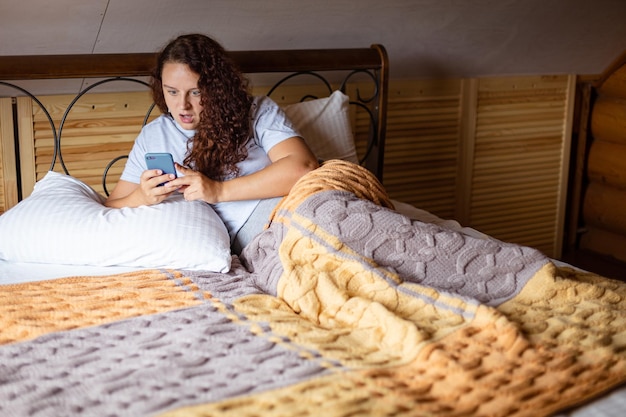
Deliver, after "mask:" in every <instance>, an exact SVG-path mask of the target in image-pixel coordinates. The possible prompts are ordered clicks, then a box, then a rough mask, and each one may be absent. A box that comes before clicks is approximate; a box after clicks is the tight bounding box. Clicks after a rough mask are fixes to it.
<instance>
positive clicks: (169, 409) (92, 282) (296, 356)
mask: <svg viewBox="0 0 626 417" xmlns="http://www.w3.org/2000/svg"><path fill="white" fill-rule="evenodd" d="M232 54H233V58H234V59H235V60H236V62H238V63H239V65H240V66H241V68H242V69H243V70H244V71H245V72H246V73H248V74H251V75H253V74H262V75H270V74H271V75H275V74H276V73H284V74H292V73H294V72H295V73H300V72H302V73H303V74H304V75H305V76H308V77H313V78H318V77H319V76H318V74H319V73H322V72H323V73H326V72H328V73H329V75H328V76H329V77H330V79H331V80H334V81H331V82H328V81H323V80H322V84H323V85H325V89H326V90H327V93H328V94H327V97H320V96H318V95H317V93H316V94H313V95H308V94H305V95H304V96H303V99H302V101H301V102H299V103H294V104H295V108H294V107H291V110H290V111H292V112H293V113H292V114H291V116H292V117H293V118H294V120H296V119H297V120H298V123H301V124H299V127H300V129H301V130H302V131H303V132H305V133H303V135H304V136H305V138H309V139H310V138H311V137H316V136H317V135H318V134H320V139H316V141H317V140H319V141H323V140H325V139H328V138H329V137H333V138H335V136H333V135H334V133H333V134H331V133H329V132H327V131H324V132H322V133H319V132H315V131H309V130H308V129H313V128H320V126H321V127H328V126H332V127H333V131H334V132H335V133H336V131H337V130H339V131H340V132H343V133H339V134H338V135H339V136H342V135H343V136H342V137H346V134H345V129H346V120H347V119H346V117H345V115H344V117H342V118H341V121H337V120H335V121H330V120H329V119H328V117H335V116H336V115H337V114H340V113H342V112H344V113H345V112H347V113H346V114H348V113H349V112H350V110H346V109H347V108H353V107H356V108H358V109H359V111H361V112H364V113H365V114H366V115H367V116H366V120H367V125H368V126H367V127H366V129H365V131H366V132H367V133H366V134H365V138H363V139H362V143H363V145H359V146H360V148H359V146H357V145H354V143H352V146H353V147H350V143H348V145H346V146H347V148H346V147H343V146H342V147H340V148H339V149H337V148H332V143H331V144H330V145H329V144H327V143H326V144H324V146H323V147H322V148H319V149H314V150H315V151H316V153H318V156H320V157H321V158H322V159H324V160H325V162H324V163H323V165H322V166H321V167H320V168H319V169H318V170H316V171H314V172H312V173H310V174H308V175H306V176H305V177H303V178H302V179H301V180H300V181H299V182H298V183H297V184H296V185H295V186H294V188H293V189H292V191H291V192H290V194H289V195H288V196H287V197H285V198H284V199H283V200H282V201H281V202H280V204H279V205H278V207H277V208H276V210H274V212H273V213H272V216H271V217H270V218H269V219H268V225H267V228H266V229H265V230H264V231H263V232H262V233H261V234H260V235H258V236H257V237H256V238H255V239H254V240H253V241H252V242H251V243H250V244H249V245H248V246H246V248H244V250H243V252H242V254H241V255H240V256H236V255H232V254H230V251H229V248H228V242H225V241H224V239H225V238H224V230H223V229H221V228H220V225H219V222H218V221H216V220H215V216H214V215H212V214H211V210H210V206H206V205H202V204H188V203H187V202H184V201H180V200H177V199H175V198H174V199H172V201H169V200H168V201H167V202H166V203H164V204H162V205H160V207H159V208H156V209H154V210H151V211H150V212H149V213H147V212H148V211H149V210H146V209H145V208H144V209H142V208H139V209H136V210H129V211H127V212H124V211H121V210H118V211H114V210H105V209H104V208H103V207H102V204H101V202H102V198H103V196H102V195H101V194H100V193H98V192H96V191H95V190H94V187H93V186H91V185H89V184H87V183H86V182H85V181H83V180H81V179H79V178H76V177H74V176H73V175H72V172H68V170H67V168H66V167H65V166H64V162H63V161H64V158H63V155H64V153H63V149H62V148H63V142H62V140H61V138H62V135H61V134H55V138H54V152H53V155H52V158H51V159H52V163H51V167H50V170H49V172H48V173H46V174H45V176H43V177H42V178H38V179H37V183H36V185H35V187H34V190H33V192H32V194H30V195H28V196H23V198H18V200H19V202H18V203H16V204H15V205H13V206H12V208H10V209H8V210H7V211H6V212H5V213H3V214H2V215H0V258H2V260H1V261H0V329H1V330H0V414H1V415H7V416H26V415H28V416H59V415H85V416H90V415H93V416H103V415H111V416H113V415H115V416H148V415H150V416H157V415H158V416H213V415H220V416H222V415H233V416H274V415H276V416H278V415H290V416H291V415H316V416H317V415H320V414H322V413H323V414H324V415H328V416H355V415H377V416H391V415H394V416H395V415H412V416H431V415H437V416H464V415H467V416H513V415H519V416H524V415H533V416H545V415H575V416H585V415H593V416H597V415H618V414H619V413H620V412H621V411H622V410H623V409H624V407H625V406H626V391H625V390H624V388H623V385H624V382H625V381H626V308H624V307H625V301H624V300H625V298H626V284H624V283H623V282H620V281H615V280H610V279H607V278H603V277H599V276H597V275H594V274H591V273H587V272H585V271H581V270H578V269H575V268H573V267H570V266H568V265H565V264H562V263H559V262H557V261H554V260H551V259H549V258H546V257H545V256H544V255H543V254H541V253H540V252H538V251H536V250H534V249H532V248H528V247H522V246H519V245H515V244H511V243H506V242H501V241H498V240H496V239H492V238H490V237H488V236H484V235H482V234H481V233H480V232H479V231H476V230H473V229H469V228H465V227H462V226H461V225H459V224H458V223H457V222H455V221H454V220H448V219H440V218H438V217H437V216H435V215H433V214H431V213H428V212H425V211H423V210H420V209H419V208H416V207H411V206H409V205H406V204H404V203H402V202H400V201H395V200H392V199H390V198H389V196H388V195H387V193H386V191H385V188H384V185H383V184H384V175H383V161H384V145H385V115H386V105H387V94H388V93H387V87H388V59H387V56H386V52H385V49H384V47H382V46H381V45H373V46H372V47H370V48H355V49H349V50H300V51H238V52H232ZM153 59H154V55H153V54H119V55H101V56H99V55H86V56H74V55H69V56H42V57H1V58H0V69H1V71H0V80H4V81H3V83H4V85H5V86H7V87H10V88H13V89H15V88H17V90H18V91H19V94H23V95H24V94H25V95H29V94H30V93H29V92H28V90H27V89H26V88H23V87H21V86H20V85H23V84H20V83H21V82H22V81H19V80H22V79H24V78H27V79H57V78H59V79H65V78H67V79H69V78H85V79H90V78H94V79H98V80H99V79H102V78H107V77H118V76H122V77H140V78H141V77H145V76H146V74H148V72H149V70H150V67H151V62H152V60H153ZM346 72H347V75H346ZM339 73H341V75H339ZM26 74H27V75H26ZM355 76H358V77H365V78H366V79H367V81H368V82H371V83H372V85H373V87H372V88H369V89H362V88H359V89H356V91H352V92H351V94H352V96H350V94H348V93H350V92H349V91H348V88H347V87H346V86H347V83H345V82H344V81H343V80H346V79H348V80H349V79H352V78H353V77H355ZM337 77H338V78H337ZM346 77H347V78H346ZM324 80H327V79H326V78H324ZM284 82H287V83H290V82H293V79H292V78H291V75H287V76H286V77H283V76H282V75H281V76H279V80H278V84H279V85H282V83H284ZM94 84H96V82H94ZM92 85H93V84H92ZM273 92H274V89H273V88H272V89H271V90H270V91H269V92H268V93H269V94H270V95H271V94H273ZM79 95H80V93H79ZM32 99H33V100H36V97H34V96H33V97H32ZM337 103H339V104H337ZM346 106H348V107H346ZM320 109H322V110H320ZM324 109H325V110H326V111H324ZM329 109H330V111H328V110H329ZM320 113H324V117H322V116H320ZM313 114H315V115H316V116H315V117H313V116H312V115H313ZM52 124H54V123H52ZM350 128H351V130H353V126H352V125H351V126H350ZM54 130H55V131H56V132H58V131H60V130H61V129H60V128H58V127H55V129H54ZM3 131H4V130H3ZM339 136H337V137H339ZM347 137H348V139H350V141H353V142H354V140H355V139H356V134H353V132H352V131H351V132H349V134H347ZM337 140H339V139H333V140H332V141H331V142H333V141H337ZM348 142H349V141H348ZM344 145H345V143H344ZM312 146H316V144H312ZM330 148H332V152H331V151H329V153H328V154H324V152H326V151H328V149H330ZM4 149H6V148H4ZM357 149H360V151H358V152H357ZM6 157H7V155H6V152H4V153H3V158H6ZM122 157H123V156H122ZM355 158H356V159H355ZM8 165H10V164H7V163H6V162H5V163H4V167H5V168H6V166H8ZM14 165H17V167H18V168H19V164H14ZM59 166H61V167H62V169H60V170H59ZM6 172H7V171H6V169H5V173H6ZM16 172H18V174H17V175H16V176H17V177H19V176H24V175H23V173H19V170H16ZM103 175H104V179H103V184H105V186H104V187H103V189H105V190H106V183H107V179H106V176H107V173H106V170H105V173H104V174H103ZM16 182H19V181H17V179H16ZM6 183H11V181H5V184H6ZM416 192H417V191H416ZM107 213H108V214H107ZM103 218H105V220H104V221H103V220H102V219H103ZM173 218H176V219H179V220H176V221H174V220H172V219H173ZM164 219H168V220H167V221H165V220H164ZM179 221H180V222H182V223H178V222H179ZM155 224H158V225H159V227H158V228H155V227H154V225H155ZM180 228H186V229H185V230H186V231H187V232H186V233H184V234H181V233H177V231H178V230H180ZM200 232H201V233H200ZM181 235H182V236H181ZM95 236H97V238H96V237H95ZM164 241H165V242H166V243H165V244H164V243H163V242H164ZM164 247H165V250H163V248H164Z"/></svg>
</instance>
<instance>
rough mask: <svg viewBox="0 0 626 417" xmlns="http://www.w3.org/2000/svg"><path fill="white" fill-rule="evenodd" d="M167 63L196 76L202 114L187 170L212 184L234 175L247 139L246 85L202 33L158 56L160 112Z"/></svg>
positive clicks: (155, 92) (155, 93)
mask: <svg viewBox="0 0 626 417" xmlns="http://www.w3.org/2000/svg"><path fill="white" fill-rule="evenodd" d="M165 63H178V64H186V65H187V66H189V68H190V69H191V70H192V71H193V72H195V73H197V74H198V75H199V80H198V89H199V90H200V97H201V98H200V104H201V105H202V106H203V109H202V112H201V115H200V121H199V124H198V127H197V129H196V134H195V136H194V137H193V138H192V139H191V140H190V141H191V150H190V152H189V154H188V155H187V157H186V158H185V160H184V163H185V165H187V166H189V167H192V168H193V169H195V170H197V171H199V172H202V173H203V174H204V175H206V176H207V177H209V178H212V179H214V180H223V179H225V178H227V177H229V176H232V175H237V174H238V172H239V170H238V169H237V165H236V164H237V163H238V162H241V161H243V160H244V159H245V158H246V157H247V151H246V147H245V144H246V142H247V141H248V138H249V136H250V107H251V105H252V95H251V94H250V92H249V89H248V80H247V79H246V78H245V77H244V76H243V74H242V72H241V71H240V70H239V69H238V68H237V66H236V65H235V63H234V62H233V61H232V60H231V59H230V57H229V56H228V54H227V53H226V51H225V50H224V48H223V47H222V46H221V45H220V44H219V43H218V42H216V41H215V40H213V39H211V38H209V37H208V36H205V35H201V34H188V35H181V36H179V37H177V38H175V39H174V40H172V41H171V42H170V43H168V44H167V46H166V47H165V48H164V49H163V50H162V51H161V52H160V53H159V54H158V57H157V63H156V67H155V68H154V71H153V73H152V79H151V83H150V87H151V90H152V97H153V99H154V102H155V104H156V106H157V107H158V108H159V109H160V110H161V112H163V113H167V112H168V109H167V105H166V104H165V97H164V94H163V84H162V78H161V74H162V72H163V65H164V64H165Z"/></svg>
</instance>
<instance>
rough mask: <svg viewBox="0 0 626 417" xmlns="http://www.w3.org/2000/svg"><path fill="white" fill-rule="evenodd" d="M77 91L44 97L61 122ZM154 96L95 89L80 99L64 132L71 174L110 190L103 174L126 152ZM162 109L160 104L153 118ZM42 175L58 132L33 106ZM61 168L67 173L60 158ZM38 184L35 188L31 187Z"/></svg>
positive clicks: (116, 171)
mask: <svg viewBox="0 0 626 417" xmlns="http://www.w3.org/2000/svg"><path fill="white" fill-rule="evenodd" d="M73 99H74V96H70V95H63V96H46V97H41V98H40V100H41V102H42V103H43V104H44V105H45V107H46V108H47V109H48V111H49V112H50V114H51V115H52V117H53V119H54V122H55V125H56V126H57V127H58V126H60V122H61V118H62V116H63V112H64V111H65V109H66V108H67V106H68V105H69V103H70V102H71V100H73ZM151 104H152V99H151V98H150V95H149V93H148V92H147V91H145V92H125V93H124V94H119V93H89V94H86V95H84V96H83V97H81V98H80V99H79V101H78V102H77V103H76V104H75V105H74V107H73V108H72V110H71V111H70V113H69V115H68V117H67V118H66V121H65V123H64V125H63V129H62V131H61V147H62V150H63V161H64V162H65V165H66V167H67V169H68V170H69V172H70V174H72V175H73V176H75V177H77V178H79V179H81V180H82V181H85V182H86V183H87V184H89V185H90V186H92V187H93V188H94V189H95V190H96V191H98V192H99V193H101V194H103V195H104V190H103V187H102V173H103V172H104V169H105V167H106V165H107V164H108V163H109V162H110V161H111V160H112V159H114V158H116V157H118V156H121V155H126V154H128V152H129V151H130V149H131V147H132V144H133V142H134V140H135V138H136V137H137V134H138V133H139V131H140V129H141V126H142V122H143V119H144V117H145V116H146V113H147V111H148V109H149V108H150V105H151ZM158 114H159V111H158V109H155V110H154V111H153V112H152V114H151V119H152V118H154V117H156V116H157V115H158ZM33 126H34V146H35V155H36V157H35V167H36V178H37V180H39V179H41V178H42V177H43V176H44V175H45V173H46V172H47V171H48V170H49V168H50V163H51V161H52V155H53V134H52V131H51V129H50V125H49V123H48V120H47V118H45V116H44V115H43V112H42V111H41V109H39V108H38V107H33ZM124 163H125V161H124V160H122V161H120V162H119V163H117V164H115V165H114V166H113V167H112V168H111V170H110V171H109V177H108V183H107V188H108V189H109V191H111V189H112V188H113V185H114V184H115V182H116V181H117V179H118V178H119V175H120V174H121V172H122V169H123V167H124ZM55 171H57V172H62V166H61V164H60V161H58V160H57V163H56V165H55ZM31 188H32V187H31Z"/></svg>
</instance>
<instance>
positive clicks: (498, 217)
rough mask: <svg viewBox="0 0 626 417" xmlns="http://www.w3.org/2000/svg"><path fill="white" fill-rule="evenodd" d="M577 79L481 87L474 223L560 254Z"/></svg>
mask: <svg viewBox="0 0 626 417" xmlns="http://www.w3.org/2000/svg"><path fill="white" fill-rule="evenodd" d="M572 86H573V83H572V77H568V76H553V77H524V78H503V79H498V78H491V79H483V80H480V82H479V83H478V93H477V97H478V101H477V106H476V107H477V108H476V114H477V117H476V131H475V134H474V151H473V153H474V155H473V168H472V172H471V175H472V182H471V184H472V189H471V199H470V201H471V202H470V221H469V223H470V226H472V227H474V228H476V229H479V230H480V231H482V232H484V233H487V234H489V235H491V236H494V237H496V238H498V239H501V240H506V241H511V242H515V243H519V244H522V245H527V246H532V247H535V248H537V249H539V250H542V251H543V252H544V253H546V254H548V255H549V256H554V257H558V256H560V241H561V238H562V228H563V216H564V207H563V205H564V202H565V199H564V193H565V189H566V182H567V168H568V160H569V146H570V136H571V131H570V130H569V125H570V124H571V113H572V101H573V91H572V90H573V88H572Z"/></svg>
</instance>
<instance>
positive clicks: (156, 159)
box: [146, 153, 177, 186]
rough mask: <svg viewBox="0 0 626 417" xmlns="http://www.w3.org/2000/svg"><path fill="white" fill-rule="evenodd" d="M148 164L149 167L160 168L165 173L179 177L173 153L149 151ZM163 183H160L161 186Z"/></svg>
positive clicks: (147, 155)
mask: <svg viewBox="0 0 626 417" xmlns="http://www.w3.org/2000/svg"><path fill="white" fill-rule="evenodd" d="M146 165H148V169H160V170H161V171H162V172H163V174H174V177H177V174H176V167H175V166H174V158H172V154H171V153H147V154H146ZM163 184H165V183H163ZM163 184H159V186H162V185H163Z"/></svg>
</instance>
